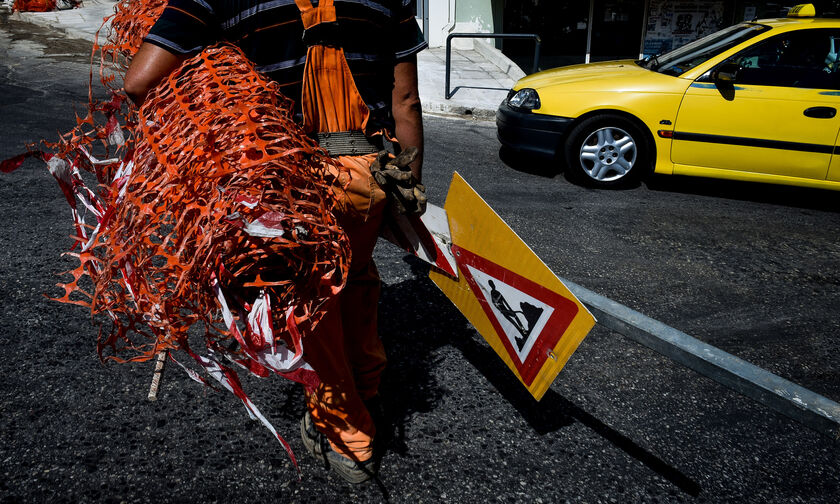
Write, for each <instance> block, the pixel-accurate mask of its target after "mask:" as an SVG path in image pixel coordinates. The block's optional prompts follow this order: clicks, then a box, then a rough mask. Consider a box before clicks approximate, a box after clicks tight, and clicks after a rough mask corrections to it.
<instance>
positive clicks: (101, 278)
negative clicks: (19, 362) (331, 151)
mask: <svg viewBox="0 0 840 504" xmlns="http://www.w3.org/2000/svg"><path fill="white" fill-rule="evenodd" d="M164 6H165V2H164V1H162V0H151V1H146V2H144V1H131V0H123V1H122V2H121V3H120V4H118V5H117V7H116V14H115V16H114V17H113V20H112V22H113V24H112V29H111V33H110V36H109V41H108V42H107V43H105V44H103V46H102V47H101V48H99V51H100V60H101V62H102V64H101V65H100V76H101V79H102V83H103V85H104V86H105V87H106V89H107V90H108V91H109V93H110V95H111V96H110V99H109V100H108V101H97V100H94V99H93V94H92V93H93V92H92V91H91V99H90V104H89V105H90V106H89V112H88V114H87V115H86V116H85V117H78V118H77V124H78V125H77V127H76V128H74V129H73V130H72V131H70V132H69V133H67V134H65V135H62V137H61V138H60V139H59V141H57V142H52V143H51V142H44V146H45V150H43V151H40V150H39V151H36V150H30V151H29V152H28V153H26V154H23V155H20V156H17V157H15V158H13V159H10V160H6V161H3V162H2V163H0V171H2V172H8V171H11V170H14V169H15V168H17V167H18V166H20V165H21V163H22V162H23V160H24V159H25V158H26V157H28V156H36V157H39V158H40V159H42V160H44V161H46V162H47V165H48V167H49V169H50V172H51V173H52V174H53V176H54V177H55V178H56V179H57V180H58V182H59V185H60V187H61V189H62V191H63V192H64V194H65V197H66V198H67V201H68V203H69V204H70V207H71V210H72V212H73V218H74V221H75V225H76V235H75V236H74V241H75V244H74V247H73V248H74V249H77V250H76V251H75V252H73V253H71V255H74V256H75V257H77V258H78V260H79V265H78V266H77V267H76V268H74V269H73V270H71V271H69V272H68V274H69V275H70V276H71V279H70V280H69V281H67V282H66V283H62V284H59V285H60V286H61V287H63V289H64V294H63V295H62V296H60V297H59V298H58V300H59V301H62V302H66V303H73V304H78V305H82V306H85V307H87V308H89V309H90V310H91V313H92V314H94V315H97V314H105V315H107V317H108V318H109V319H110V320H111V322H112V325H111V328H110V329H109V330H104V331H100V335H99V344H98V350H99V354H100V357H101V358H103V359H111V360H115V361H118V362H125V361H145V360H149V359H151V358H153V357H154V356H155V354H157V353H158V352H160V351H162V350H170V349H171V350H181V351H184V352H186V353H187V354H188V355H189V356H190V357H192V358H193V359H194V361H195V362H196V363H197V364H199V365H200V366H201V367H202V368H203V369H204V370H205V371H206V372H207V373H208V374H209V376H211V377H213V378H214V379H215V380H217V381H218V383H220V384H221V385H222V386H223V387H224V388H227V389H228V390H230V391H231V392H233V393H234V394H235V395H236V396H237V397H239V398H240V399H241V400H242V401H243V402H244V404H245V406H246V408H247V409H248V412H249V414H251V415H252V416H253V417H256V418H259V419H260V420H261V421H262V423H263V424H264V425H265V426H266V427H267V428H269V429H270V430H271V431H272V433H274V435H275V436H276V437H277V438H278V440H280V441H281V442H282V443H283V445H284V447H285V448H286V450H287V451H288V452H289V454H290V456H291V458H292V460H293V461H294V456H293V455H292V454H291V451H290V448H289V446H288V444H286V443H285V441H284V440H283V439H282V437H280V436H279V435H278V434H277V432H276V431H275V430H274V428H273V427H272V426H271V424H270V423H269V422H268V420H266V418H265V417H263V416H262V414H261V413H260V412H259V410H258V409H257V408H256V406H254V405H253V403H251V401H250V399H248V397H247V395H246V394H245V392H244V391H243V390H242V386H241V384H240V382H239V379H238V377H237V375H236V373H235V372H234V371H233V369H232V368H231V367H229V366H228V364H226V363H225V359H224V358H226V360H227V361H233V362H235V363H237V364H240V365H241V366H243V367H244V368H245V369H246V370H248V371H249V372H251V373H253V374H256V375H258V376H268V375H270V374H271V373H277V374H281V375H283V376H286V377H289V378H292V379H294V380H297V381H300V382H302V383H304V385H307V386H314V385H315V384H316V383H317V376H315V373H314V371H312V369H311V368H310V367H308V365H307V364H306V363H305V361H304V360H303V359H302V357H303V345H304V342H305V338H304V337H303V336H305V335H306V334H307V333H309V332H310V331H311V330H312V328H313V327H314V326H315V325H316V324H317V323H318V321H319V320H320V318H321V317H322V316H323V307H324V305H325V303H326V302H327V300H328V299H330V298H331V297H332V296H334V295H336V294H337V293H338V292H339V291H340V290H341V288H342V287H343V285H344V282H345V277H346V274H347V268H348V264H347V260H348V258H349V254H350V251H349V244H348V241H347V237H346V235H345V234H344V232H343V230H342V229H341V228H340V227H339V225H338V224H337V222H336V219H335V217H334V216H333V214H332V210H333V208H334V206H335V195H334V192H333V190H332V187H333V183H334V181H335V177H334V175H333V174H332V173H333V171H331V169H328V164H329V158H328V157H327V155H326V153H325V152H324V151H323V150H321V149H320V148H319V147H318V146H317V144H316V143H315V142H314V141H313V140H311V139H310V138H309V137H308V136H307V135H306V134H305V133H304V132H303V130H302V129H301V128H300V127H299V126H298V125H297V124H296V123H295V122H294V121H293V118H292V102H291V100H289V99H288V98H285V97H283V96H282V95H280V93H279V92H278V85H277V84H276V83H274V82H272V81H270V80H268V79H267V78H265V77H264V76H262V75H260V74H259V73H258V72H257V71H256V70H255V69H254V67H253V65H252V64H251V63H250V62H249V61H248V60H247V58H246V57H245V56H244V54H243V53H242V52H241V51H240V50H239V49H238V48H235V47H233V46H230V45H219V46H214V47H210V48H207V49H205V50H204V51H202V52H201V53H200V54H198V55H197V56H195V57H193V58H191V59H188V60H187V61H185V62H184V63H183V64H182V65H181V67H179V68H178V69H177V70H176V71H175V72H174V73H172V74H171V75H170V76H169V77H168V78H166V79H165V80H164V81H163V82H161V83H160V84H159V85H158V86H157V87H156V88H155V89H153V90H152V91H151V92H150V93H149V95H148V97H147V99H146V101H145V103H144V105H143V107H142V108H141V109H140V110H139V112H138V111H137V110H136V109H135V108H133V107H131V106H130V105H129V104H128V101H127V99H126V97H125V95H124V94H123V93H122V91H121V90H120V89H117V88H116V85H117V83H119V82H121V81H122V79H120V78H119V77H120V74H121V73H123V72H124V71H125V69H126V68H127V62H128V61H129V60H130V58H131V57H132V56H133V55H134V54H135V53H136V51H137V49H138V48H139V47H140V45H141V43H142V39H143V37H145V35H146V34H147V33H148V31H149V29H150V28H151V26H152V25H153V24H154V20H155V19H156V18H157V16H158V15H159V14H160V12H161V11H162V10H163V8H164ZM96 49H97V48H96V47H95V48H94V51H95V50H96ZM103 150H104V157H109V156H110V158H109V159H101V160H100V159H97V158H96V157H94V155H93V154H94V151H96V153H97V154H98V155H99V157H103V155H102V154H101V151H103ZM84 171H88V172H91V173H93V174H94V175H95V176H96V178H97V181H98V182H99V186H98V189H97V190H93V189H90V188H89V187H88V185H87V183H86V181H85V179H84V177H83V175H82V173H83V172H84ZM91 215H92V216H93V217H94V218H95V220H96V223H95V224H89V223H88V222H86V220H85V218H86V217H88V218H89V217H90V216H91ZM194 327H197V328H199V329H201V330H199V331H191V329H192V328H194ZM199 334H202V335H203V341H201V343H202V345H201V346H203V347H204V349H199V350H196V351H194V350H193V348H192V347H193V346H196V347H197V346H198V345H197V344H196V341H197V339H198V338H200V336H199ZM191 338H192V339H191ZM232 339H235V340H236V344H234V343H233V342H232V341H231V340H232ZM197 352H203V353H204V355H199V353H197ZM170 359H171V360H173V361H174V362H176V363H177V364H179V365H181V366H182V367H184V369H185V370H186V371H187V373H188V374H189V375H190V377H192V378H193V379H195V380H197V381H201V382H204V383H206V382H205V380H204V378H202V377H201V376H200V375H199V374H198V373H196V372H195V371H193V370H192V369H189V368H188V367H186V366H184V365H183V364H181V363H180V362H179V361H178V360H176V359H175V358H174V357H173V356H172V354H170Z"/></svg>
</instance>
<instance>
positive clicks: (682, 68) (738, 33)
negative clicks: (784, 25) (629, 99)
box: [642, 23, 770, 76]
mask: <svg viewBox="0 0 840 504" xmlns="http://www.w3.org/2000/svg"><path fill="white" fill-rule="evenodd" d="M769 29H770V27H769V26H765V25H760V24H755V23H741V24H738V25H735V26H730V27H729V28H724V29H723V30H721V31H719V32H715V33H713V34H711V35H707V36H705V37H703V38H701V39H699V40H695V41H694V42H691V43H690V44H686V45H684V46H682V47H680V48H677V49H674V50H673V51H670V52H667V53H665V54H662V55H658V56H652V57H650V58H648V59H647V60H644V61H643V62H642V63H643V64H644V65H645V66H646V67H647V68H649V69H650V70H655V71H657V72H660V73H664V74H668V75H674V76H678V75H681V74H683V73H685V72H687V71H689V70H691V69H692V68H694V67H696V66H697V65H699V64H701V63H703V62H705V61H706V60H708V59H709V58H711V57H714V56H717V55H718V54H720V53H722V52H724V51H726V50H729V49H731V48H733V47H735V46H736V45H738V44H740V43H742V42H744V41H745V40H749V39H751V38H753V37H755V36H756V35H758V34H759V33H762V32H765V31H767V30H769Z"/></svg>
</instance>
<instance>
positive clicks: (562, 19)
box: [500, 0, 592, 70]
mask: <svg viewBox="0 0 840 504" xmlns="http://www.w3.org/2000/svg"><path fill="white" fill-rule="evenodd" d="M591 1H592V0H563V1H558V0H528V1H527V2H526V1H523V0H504V3H503V13H502V24H503V27H504V32H505V33H536V34H537V35H539V36H540V39H541V40H542V46H541V48H540V52H541V56H540V62H539V67H540V70H546V69H549V68H554V67H558V66H565V65H574V64H578V63H584V62H585V59H586V35H587V33H588V31H589V6H590V2H591ZM500 44H501V48H502V52H503V53H504V54H505V55H506V56H507V57H509V58H510V59H512V60H513V61H515V62H516V64H517V65H519V67H520V68H523V69H528V68H531V65H533V54H534V42H533V41H531V40H504V41H502V42H501V43H500Z"/></svg>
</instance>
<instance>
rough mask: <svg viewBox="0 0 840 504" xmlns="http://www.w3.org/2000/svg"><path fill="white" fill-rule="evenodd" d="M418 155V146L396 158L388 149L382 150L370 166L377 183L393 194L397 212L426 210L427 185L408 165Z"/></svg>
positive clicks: (411, 213)
mask: <svg viewBox="0 0 840 504" xmlns="http://www.w3.org/2000/svg"><path fill="white" fill-rule="evenodd" d="M416 157H417V147H408V148H407V149H405V150H403V151H402V152H400V154H399V156H397V157H395V158H394V159H391V156H390V154H388V151H380V152H379V154H378V155H377V156H376V160H375V161H374V162H373V164H372V165H371V166H370V172H371V174H372V175H373V178H374V180H376V183H377V184H379V186H380V187H381V188H382V190H383V191H385V193H386V194H388V195H389V196H391V201H392V202H393V204H394V207H395V208H396V210H397V212H399V213H401V214H404V215H422V214H423V212H425V211H426V187H425V186H424V185H423V184H421V183H420V182H419V181H418V180H417V179H416V178H415V177H414V175H413V174H412V173H411V168H409V167H408V165H409V164H410V163H411V162H412V161H414V158H416Z"/></svg>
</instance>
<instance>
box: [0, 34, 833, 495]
mask: <svg viewBox="0 0 840 504" xmlns="http://www.w3.org/2000/svg"><path fill="white" fill-rule="evenodd" d="M88 50H89V47H88V45H87V44H85V43H84V42H80V41H72V40H65V39H62V38H61V37H60V36H55V34H52V33H49V32H47V31H45V30H41V29H38V28H35V27H31V26H27V25H21V24H13V23H9V22H7V21H5V20H0V51H2V52H0V53H1V54H3V58H2V60H0V159H5V158H7V157H10V156H12V155H14V154H17V153H19V152H21V151H22V150H23V145H24V144H26V143H27V142H33V141H37V140H39V139H42V138H49V139H55V138H56V136H57V132H59V131H63V130H66V129H68V128H69V127H70V126H72V124H73V123H74V119H73V112H74V110H79V111H80V112H81V111H83V110H84V109H83V104H84V103H86V102H87V92H86V83H87V80H88V66H87V64H86V62H87V60H88V56H87V55H88ZM425 124H426V134H427V144H428V147H427V149H428V153H427V158H426V174H425V182H426V185H427V187H428V190H429V193H430V196H431V200H432V202H434V203H437V204H442V203H443V201H444V198H445V193H446V187H447V185H448V183H449V179H450V177H451V173H452V172H453V171H455V170H457V171H458V172H460V173H461V174H462V175H463V176H464V177H465V178H466V179H467V180H468V181H469V182H470V183H471V184H472V185H473V186H474V187H475V188H476V189H477V190H478V192H479V193H480V194H482V196H483V197H484V198H485V199H486V201H487V202H488V203H489V204H490V205H492V206H493V207H494V208H495V209H496V210H497V211H498V213H499V214H500V215H501V216H502V217H503V218H504V219H505V220H506V221H507V222H508V223H509V224H510V225H511V227H512V228H513V229H514V230H515V231H517V232H518V233H519V234H520V236H522V237H523V238H524V239H525V241H526V242H528V244H529V245H531V247H532V248H533V249H534V251H535V252H536V253H537V254H538V255H540V256H541V257H542V258H543V260H544V261H545V262H546V263H547V264H548V265H549V266H550V267H551V268H552V269H553V270H554V271H555V272H556V273H557V274H559V275H560V276H563V277H565V278H568V279H570V280H573V281H575V282H577V283H579V284H581V285H583V286H585V287H587V288H589V289H592V290H594V291H596V292H598V293H600V294H603V295H605V296H608V297H610V298H612V299H615V300H616V301H618V302H621V303H623V304H626V305H628V306H630V307H631V308H634V309H636V310H639V311H641V312H643V313H645V314H647V315H649V316H651V317H654V318H656V319H658V320H661V321H663V322H665V323H666V324H669V325H672V326H674V327H676V328H678V329H680V330H683V331H685V332H687V333H689V334H691V335H693V336H695V337H698V338H700V339H702V340H704V341H707V342H709V343H711V344H713V345H716V346H718V347H720V348H722V349H724V350H726V351H728V352H731V353H734V354H736V355H738V356H739V357H742V358H744V359H746V360H748V361H750V362H752V363H754V364H757V365H759V366H762V367H764V368H767V369H769V370H770V371H772V372H774V373H777V374H780V375H781V376H784V377H785V378H788V379H790V380H792V381H794V382H796V383H799V384H801V385H803V386H805V387H808V388H810V389H812V390H814V391H816V392H819V393H821V394H824V395H826V396H828V397H829V398H832V399H834V400H840V352H838V336H840V327H838V318H837V316H836V313H837V307H838V305H840V288H838V286H839V285H840V267H838V266H840V245H838V242H837V236H838V228H840V214H838V210H840V204H838V197H837V193H828V192H822V191H812V190H799V189H793V188H783V187H774V186H757V185H747V184H734V183H727V182H718V181H707V180H696V179H695V180H691V179H671V178H662V177H659V178H655V179H654V180H652V181H651V182H650V183H647V184H644V185H642V186H640V187H637V188H633V189H630V190H625V191H593V190H588V189H584V188H581V187H577V186H574V185H571V184H569V183H567V182H566V181H565V180H564V179H563V178H562V176H561V175H557V174H556V170H557V167H556V166H553V165H552V163H550V162H548V161H543V160H528V159H515V162H513V161H511V160H510V159H508V161H509V162H511V164H513V165H515V166H514V167H511V166H508V165H506V164H505V163H504V162H503V161H502V160H501V159H500V153H499V148H498V147H499V146H498V143H497V141H496V140H495V130H494V127H493V125H492V124H489V123H481V122H472V121H463V120H453V119H445V118H437V117H427V118H426V121H425ZM0 215H2V221H0V230H2V232H0V315H2V318H0V324H2V325H0V327H2V331H0V344H2V354H0V373H2V376H3V384H2V386H0V461H2V465H0V474H2V477H0V502H4V503H5V502H44V501H51V502H65V501H66V502H123V501H125V502H151V501H155V502H242V501H246V500H248V501H255V502H381V501H384V500H386V499H390V501H392V502H412V503H414V502H487V501H499V502H546V503H548V502H564V501H569V502H593V503H594V502H785V503H787V502H832V503H833V502H837V501H838V500H840V490H838V489H840V457H838V446H839V445H838V444H837V442H833V441H831V440H829V439H826V438H824V437H822V436H820V435H818V434H816V433H814V432H812V431H810V430H808V429H807V428H805V427H803V426H801V425H799V424H796V423H794V422H793V421H791V420H789V419H787V418H785V417H782V416H780V415H777V414H775V413H773V412H771V411H769V410H768V409H766V408H764V407H763V406H761V405H759V404H757V403H755V402H753V401H751V400H748V399H745V398H743V397H741V396H739V395H738V394H735V393H733V392H730V391H729V390H728V389H726V388H724V387H722V386H720V385H718V384H716V383H714V382H712V381H710V380H708V379H705V378H703V377H700V376H699V375H697V374H695V373H694V372H692V371H689V370H686V369H684V368H681V367H679V366H677V365H676V364H674V363H672V362H671V361H669V360H668V359H666V358H664V357H661V356H659V355H658V354H655V353H654V352H652V351H650V350H648V349H646V348H643V347H641V346H639V345H637V344H635V343H632V342H630V341H628V340H626V339H625V338H623V337H622V336H620V335H618V334H616V333H613V332H610V331H608V330H606V329H605V328H603V327H600V326H596V328H595V329H594V330H593V331H592V333H591V334H590V335H589V336H588V337H587V338H586V340H584V342H583V344H582V345H581V347H580V348H579V350H578V351H577V353H575V354H574V355H573V356H572V358H571V359H570V361H569V363H568V365H567V367H566V368H565V370H564V371H563V372H562V373H561V375H560V376H559V377H558V379H557V381H556V382H555V383H554V385H553V386H552V388H551V390H550V391H549V392H548V393H547V394H546V396H545V398H544V399H543V400H542V402H540V403H535V402H534V401H533V400H531V399H530V396H529V395H528V394H527V392H525V391H524V389H523V388H522V387H521V386H520V385H519V384H518V382H517V381H516V380H515V379H514V378H513V376H512V375H511V374H510V373H509V372H508V371H507V369H506V368H505V367H504V365H503V364H502V363H501V361H500V360H498V359H497V358H496V357H495V355H494V354H493V352H492V350H490V349H489V347H488V346H487V345H486V344H485V343H484V341H483V340H482V339H481V337H480V336H478V335H477V334H476V333H475V332H474V330H473V329H471V327H470V326H469V325H468V323H467V322H466V321H465V319H464V318H463V317H462V316H461V315H460V314H459V313H458V312H457V310H455V309H454V308H453V307H452V305H451V304H450V303H449V302H448V301H447V300H446V298H445V297H443V296H442V295H441V294H440V293H439V291H437V289H436V287H434V285H432V284H431V283H430V282H429V280H428V279H427V278H426V269H425V268H424V267H423V266H422V265H420V264H417V263H416V262H415V261H412V260H410V259H408V258H406V257H405V256H404V254H402V253H401V252H400V251H399V250H398V249H396V248H393V247H391V246H389V245H385V244H382V245H380V246H378V248H377V250H376V259H377V261H378V264H379V267H380V271H381V273H382V276H383V280H384V282H385V286H384V289H383V295H382V300H381V305H380V332H381V335H382V338H383V340H384V342H385V345H386V348H387V350H388V353H389V357H390V362H391V364H390V368H389V369H388V371H387V376H386V378H385V383H384V385H383V391H382V393H383V397H384V398H385V400H386V403H387V406H386V408H387V414H388V416H389V418H390V419H391V421H392V424H393V429H392V430H393V433H392V436H391V437H392V439H391V441H390V443H389V452H388V454H387V456H386V458H385V461H384V466H383V470H382V474H381V481H380V483H379V484H376V483H370V484H366V485H362V486H358V487H351V486H348V485H346V484H345V483H344V482H343V481H341V480H339V479H338V478H336V477H333V476H331V475H329V473H327V472H325V471H324V469H323V468H322V467H320V466H319V465H318V464H317V463H315V462H313V461H312V460H311V459H309V458H308V456H307V454H306V453H305V452H304V450H303V447H302V444H301V442H300V440H299V438H298V435H297V432H298V424H297V422H298V419H299V417H300V415H301V414H302V411H303V403H302V393H301V391H300V389H298V388H297V387H295V386H293V385H292V384H291V383H288V382H284V381H282V380H279V379H271V380H264V381H260V380H256V379H246V380H245V382H246V386H247V387H248V388H249V389H250V390H251V391H252V394H251V395H252V399H253V400H254V402H255V403H257V404H258V405H259V406H260V408H261V409H262V411H263V412H264V413H266V414H267V416H269V418H270V419H271V421H272V422H273V423H274V425H275V427H277V429H278V430H279V431H280V433H282V434H284V435H285V436H286V437H287V439H289V441H290V442H291V444H292V447H293V448H294V449H295V451H296V453H297V455H298V456H299V460H300V464H301V470H302V480H300V481H298V479H297V476H296V473H295V471H294V469H293V468H292V466H291V463H290V462H289V460H288V459H287V458H286V456H285V454H284V452H283V451H282V449H281V447H280V446H279V444H277V443H276V442H275V441H274V440H273V439H272V438H271V436H270V434H269V433H268V432H267V431H266V430H265V429H264V428H262V427H261V426H260V425H259V424H257V423H255V422H250V421H248V420H247V416H246V415H245V412H244V411H243V408H242V407H241V406H240V405H239V404H238V403H237V401H236V400H235V399H234V398H233V397H232V396H229V395H227V394H222V393H215V392H212V391H210V390H205V389H203V388H202V387H201V386H199V385H197V384H195V383H193V382H191V381H190V380H189V379H188V378H187V377H186V375H184V374H182V373H180V372H179V371H176V370H174V369H172V368H169V369H168V370H167V374H166V375H165V376H164V382H163V385H162V388H161V392H160V399H159V401H158V402H156V403H148V402H147V401H145V395H146V393H147V390H148V384H149V381H150V378H151V371H152V365H151V364H144V365H116V364H105V365H103V364H100V362H99V361H98V359H97V357H96V352H95V344H94V342H95V338H96V334H97V328H96V326H95V325H94V324H93V323H92V322H91V321H90V318H89V316H88V315H86V313H85V312H84V311H83V310H82V309H79V308H77V307H74V306H67V305H62V304H59V303H56V302H53V301H50V300H48V299H46V298H45V297H44V294H48V295H57V294H59V292H57V289H56V288H55V287H54V286H53V285H54V283H55V282H56V281H57V280H58V277H56V274H57V273H60V272H61V271H63V270H65V269H68V268H69V267H70V266H72V265H73V263H72V260H71V259H68V258H66V257H62V256H61V254H62V253H63V252H65V251H66V250H67V247H68V246H69V245H70V243H71V241H70V239H69V238H68V235H69V233H70V232H71V231H72V229H71V226H70V222H71V221H70V214H69V209H68V208H67V206H66V203H65V202H64V199H63V196H62V195H61V193H60V191H59V189H58V187H57V185H56V184H55V182H54V181H53V179H52V178H51V177H50V175H49V174H48V173H47V171H46V169H45V168H44V166H43V165H42V164H40V163H39V162H36V161H30V162H27V163H26V164H25V165H24V166H23V167H22V168H21V169H19V170H18V171H16V172H14V173H12V174H7V175H0Z"/></svg>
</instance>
